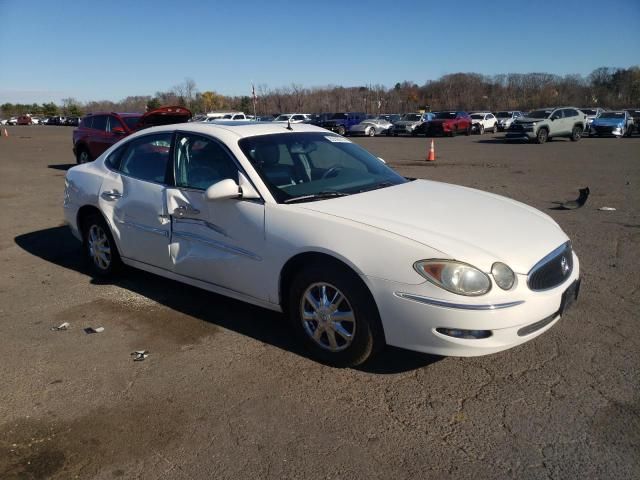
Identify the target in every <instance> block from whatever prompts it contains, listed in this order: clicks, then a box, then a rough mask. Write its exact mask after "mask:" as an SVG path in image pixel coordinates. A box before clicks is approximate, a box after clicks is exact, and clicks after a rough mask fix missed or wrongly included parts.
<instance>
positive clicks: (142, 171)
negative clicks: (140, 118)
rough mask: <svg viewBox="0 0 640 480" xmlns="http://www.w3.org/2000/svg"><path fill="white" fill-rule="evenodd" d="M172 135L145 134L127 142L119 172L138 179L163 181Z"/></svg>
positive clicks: (168, 133) (169, 133)
mask: <svg viewBox="0 0 640 480" xmlns="http://www.w3.org/2000/svg"><path fill="white" fill-rule="evenodd" d="M172 135H173V134H172V133H171V132H167V133H158V134H155V135H145V136H144V137H139V138H136V139H135V140H132V141H131V142H129V143H128V144H127V147H126V150H125V152H124V154H123V156H122V158H121V159H120V168H119V169H120V172H122V173H123V174H125V175H129V176H131V177H134V178H137V179H139V180H145V181H148V182H155V183H164V182H165V177H166V172H167V164H168V162H169V155H170V151H171V138H172Z"/></svg>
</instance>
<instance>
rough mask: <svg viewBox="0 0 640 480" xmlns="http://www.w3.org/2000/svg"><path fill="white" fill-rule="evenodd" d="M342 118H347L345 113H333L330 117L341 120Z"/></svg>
mask: <svg viewBox="0 0 640 480" xmlns="http://www.w3.org/2000/svg"><path fill="white" fill-rule="evenodd" d="M343 118H347V114H346V113H334V114H333V117H331V119H332V120H333V119H335V120H341V119H343Z"/></svg>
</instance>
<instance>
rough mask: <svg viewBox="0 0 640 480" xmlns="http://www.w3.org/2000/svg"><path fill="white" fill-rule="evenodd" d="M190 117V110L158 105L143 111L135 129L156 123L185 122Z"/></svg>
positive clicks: (155, 124) (152, 125) (154, 125)
mask: <svg viewBox="0 0 640 480" xmlns="http://www.w3.org/2000/svg"><path fill="white" fill-rule="evenodd" d="M190 118H191V111H190V110H189V109H187V108H184V107H177V106H169V107H160V108H156V109H155V110H151V111H149V112H147V113H145V114H144V115H143V116H142V117H141V118H140V122H139V123H138V125H137V126H136V129H137V130H141V129H143V128H148V127H157V126H158V125H171V124H173V123H185V122H188V121H189V119H190Z"/></svg>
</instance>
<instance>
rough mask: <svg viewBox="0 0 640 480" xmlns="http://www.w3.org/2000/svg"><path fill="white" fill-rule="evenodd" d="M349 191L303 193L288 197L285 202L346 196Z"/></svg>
mask: <svg viewBox="0 0 640 480" xmlns="http://www.w3.org/2000/svg"><path fill="white" fill-rule="evenodd" d="M347 195H350V194H349V193H344V192H336V191H335V190H327V191H324V192H318V193H312V194H310V195H301V196H299V197H293V198H287V199H286V200H285V201H284V203H298V202H306V201H307V200H322V199H325V198H335V197H346V196H347Z"/></svg>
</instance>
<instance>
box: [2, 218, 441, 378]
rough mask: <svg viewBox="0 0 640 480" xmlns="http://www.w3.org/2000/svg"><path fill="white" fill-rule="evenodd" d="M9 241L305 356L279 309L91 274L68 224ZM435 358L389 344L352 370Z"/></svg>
mask: <svg viewBox="0 0 640 480" xmlns="http://www.w3.org/2000/svg"><path fill="white" fill-rule="evenodd" d="M14 240H15V242H16V244H17V245H18V246H19V247H20V248H22V249H23V250H25V251H26V252H28V253H30V254H31V255H34V256H36V257H38V258H41V259H42V260H45V261H47V262H51V263H54V264H56V265H58V266H60V267H63V268H67V269H69V270H74V271H76V272H79V273H82V274H84V275H86V276H87V277H89V278H90V280H89V281H90V282H91V283H93V284H96V285H105V284H106V285H117V286H119V287H121V288H125V289H127V290H130V291H132V292H135V293H137V294H139V295H142V296H144V297H147V298H149V299H151V300H153V301H155V302H157V303H159V304H161V305H163V306H165V307H167V308H170V309H172V310H175V311H177V312H180V313H183V314H186V315H189V316H192V317H194V318H198V319H200V320H202V321H204V322H208V323H211V324H214V325H217V326H220V327H223V328H225V329H228V330H232V331H234V332H237V333H240V334H242V335H246V336H248V337H251V338H253V339H255V340H258V341H260V342H264V343H268V344H270V345H273V346H275V347H278V348H280V349H282V350H286V351H289V352H291V353H294V354H296V355H299V356H302V357H305V358H309V357H308V355H307V354H306V352H305V351H304V350H303V349H302V347H301V346H300V345H299V343H298V342H297V341H296V339H295V338H294V336H293V335H292V333H291V330H290V329H289V327H288V325H287V321H286V319H285V318H284V316H283V315H282V314H281V313H278V312H274V311H272V310H267V309H264V308H261V307H257V306H254V305H250V304H248V303H244V302H241V301H238V300H234V299H232V298H228V297H225V296H223V295H218V294H215V293H211V292H208V291H206V290H202V289H199V288H196V287H192V286H189V285H185V284H183V283H180V282H177V281H174V280H170V279H167V278H164V277H160V276H158V275H154V274H151V273H147V272H143V271H141V270H136V269H133V268H127V269H126V270H125V272H124V273H123V274H122V275H119V276H116V277H113V278H110V279H108V280H107V279H102V278H94V277H92V275H91V271H90V269H89V268H88V265H87V263H86V261H85V258H84V256H83V254H82V249H81V247H80V243H79V242H78V240H77V239H76V238H75V237H74V236H73V235H72V234H71V231H70V230H69V228H68V227H67V226H58V227H52V228H47V229H44V230H38V231H35V232H30V233H26V234H23V235H19V236H17V237H15V239H14ZM440 358H441V357H436V356H432V355H426V354H421V353H415V352H409V351H407V350H402V349H399V348H392V347H388V348H386V349H385V350H384V351H383V352H381V353H380V354H379V355H377V356H376V357H374V358H373V359H372V360H370V361H368V362H366V363H365V364H363V365H360V366H359V367H358V368H357V369H358V370H360V371H363V372H367V373H377V374H394V373H402V372H405V371H409V370H415V369H418V368H421V367H425V366H427V365H430V364H432V363H434V362H436V361H437V360H439V359H440Z"/></svg>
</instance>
